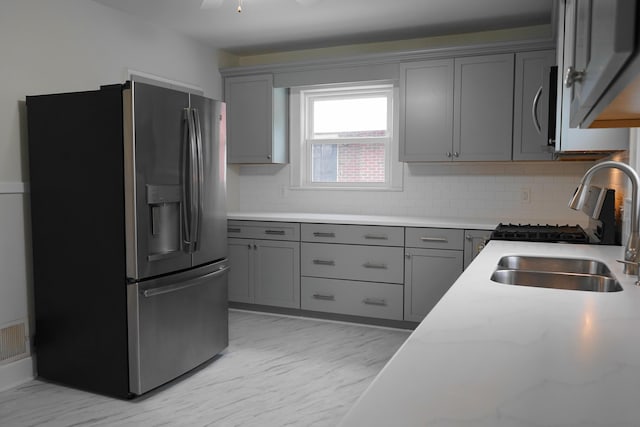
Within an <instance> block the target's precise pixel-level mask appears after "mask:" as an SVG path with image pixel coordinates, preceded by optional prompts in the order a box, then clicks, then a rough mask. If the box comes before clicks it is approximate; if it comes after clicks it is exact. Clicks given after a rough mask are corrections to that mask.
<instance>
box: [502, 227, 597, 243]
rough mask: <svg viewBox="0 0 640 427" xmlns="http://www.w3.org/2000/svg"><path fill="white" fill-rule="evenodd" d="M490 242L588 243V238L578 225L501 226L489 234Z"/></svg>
mask: <svg viewBox="0 0 640 427" xmlns="http://www.w3.org/2000/svg"><path fill="white" fill-rule="evenodd" d="M490 240H520V241H526V242H549V243H556V242H564V243H589V236H588V235H587V233H586V232H585V231H584V229H583V228H582V227H581V226H580V225H558V224H556V225H550V224H545V225H541V224H536V225H533V224H502V223H500V224H499V225H498V226H497V227H496V229H495V230H494V231H493V232H492V233H491V238H490Z"/></svg>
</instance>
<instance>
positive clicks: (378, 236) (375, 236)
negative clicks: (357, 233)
mask: <svg viewBox="0 0 640 427" xmlns="http://www.w3.org/2000/svg"><path fill="white" fill-rule="evenodd" d="M364 238H365V239H369V240H389V237H387V235H386V234H365V236H364Z"/></svg>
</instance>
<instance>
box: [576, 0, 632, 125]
mask: <svg viewBox="0 0 640 427" xmlns="http://www.w3.org/2000/svg"><path fill="white" fill-rule="evenodd" d="M635 8H636V2H635V1H632V0H580V1H577V0H567V2H566V16H565V25H566V26H567V27H566V28H565V37H566V36H567V35H569V36H573V48H574V50H573V63H569V64H565V83H566V84H567V85H572V86H573V92H572V98H571V118H570V124H571V126H572V127H578V126H580V124H581V122H582V120H583V119H584V118H585V116H586V115H587V114H588V113H589V112H590V111H591V109H592V108H593V106H594V105H595V104H596V102H597V101H598V100H599V99H600V97H601V96H602V94H603V93H604V91H605V90H606V89H607V87H608V86H609V84H610V83H611V82H612V81H613V80H614V78H615V77H616V76H617V75H618V72H619V71H620V70H621V69H622V67H623V66H624V64H625V63H626V62H627V60H628V59H629V57H630V56H631V54H632V53H633V48H634V43H635V39H636V32H635V31H637V30H635V18H636V14H635ZM567 32H569V34H566V33H567ZM576 73H577V74H576ZM572 82H573V83H572Z"/></svg>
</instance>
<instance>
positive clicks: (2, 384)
mask: <svg viewBox="0 0 640 427" xmlns="http://www.w3.org/2000/svg"><path fill="white" fill-rule="evenodd" d="M33 378H34V375H33V359H32V358H31V356H29V357H25V358H24V359H20V360H16V361H15V362H11V363H7V364H6V365H0V391H4V390H8V389H10V388H13V387H16V386H19V385H20V384H23V383H26V382H27V381H31V380H32V379H33Z"/></svg>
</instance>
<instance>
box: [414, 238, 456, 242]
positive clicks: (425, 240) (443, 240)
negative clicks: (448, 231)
mask: <svg viewBox="0 0 640 427" xmlns="http://www.w3.org/2000/svg"><path fill="white" fill-rule="evenodd" d="M420 240H422V241H423V242H440V243H447V242H448V241H449V240H448V239H447V238H446V237H421V238H420Z"/></svg>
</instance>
